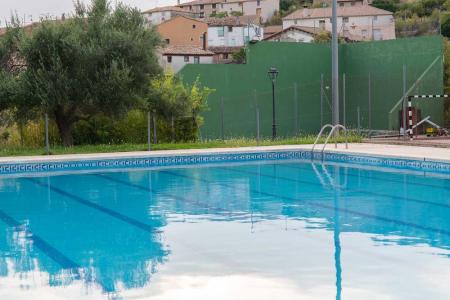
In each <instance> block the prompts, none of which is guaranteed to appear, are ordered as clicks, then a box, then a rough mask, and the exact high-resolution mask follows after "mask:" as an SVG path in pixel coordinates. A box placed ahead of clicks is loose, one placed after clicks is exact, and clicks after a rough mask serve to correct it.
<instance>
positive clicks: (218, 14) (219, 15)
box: [209, 11, 228, 18]
mask: <svg viewBox="0 0 450 300" xmlns="http://www.w3.org/2000/svg"><path fill="white" fill-rule="evenodd" d="M209 16H210V17H214V18H226V17H228V12H226V11H222V12H213V13H212V14H210V15H209Z"/></svg>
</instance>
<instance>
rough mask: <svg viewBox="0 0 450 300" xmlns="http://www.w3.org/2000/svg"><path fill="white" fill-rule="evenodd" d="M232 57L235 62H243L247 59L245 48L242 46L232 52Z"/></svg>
mask: <svg viewBox="0 0 450 300" xmlns="http://www.w3.org/2000/svg"><path fill="white" fill-rule="evenodd" d="M232 57H233V62H234V63H235V64H245V62H246V61H247V52H246V51H245V48H244V47H242V48H241V49H239V51H238V52H235V53H233V54H232Z"/></svg>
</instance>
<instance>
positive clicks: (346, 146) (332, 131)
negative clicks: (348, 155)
mask: <svg viewBox="0 0 450 300" xmlns="http://www.w3.org/2000/svg"><path fill="white" fill-rule="evenodd" d="M327 128H331V130H330V133H329V134H328V136H327V138H326V139H325V143H324V144H323V147H322V151H321V154H322V158H323V152H324V151H325V147H326V146H327V144H328V140H329V139H330V137H331V136H332V135H333V133H334V131H335V130H336V129H339V128H341V129H343V130H344V133H345V149H348V134H347V128H345V126H344V125H341V124H336V125H334V126H333V125H331V124H325V125H323V127H322V129H320V132H319V134H318V135H317V138H316V140H315V142H314V145H313V147H312V149H311V159H314V148H316V145H317V143H318V142H319V139H320V137H321V136H322V134H323V132H324V131H325V129H327ZM334 148H337V139H336V137H335V138H334Z"/></svg>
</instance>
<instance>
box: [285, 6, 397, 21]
mask: <svg viewBox="0 0 450 300" xmlns="http://www.w3.org/2000/svg"><path fill="white" fill-rule="evenodd" d="M337 14H338V16H339V17H356V16H383V15H392V12H390V11H387V10H383V9H379V8H376V7H373V6H370V5H358V6H349V7H345V6H344V7H338V8H337ZM330 17H331V7H325V8H304V9H299V10H296V11H294V12H293V13H291V14H289V15H287V16H286V17H284V18H283V20H295V19H318V18H330Z"/></svg>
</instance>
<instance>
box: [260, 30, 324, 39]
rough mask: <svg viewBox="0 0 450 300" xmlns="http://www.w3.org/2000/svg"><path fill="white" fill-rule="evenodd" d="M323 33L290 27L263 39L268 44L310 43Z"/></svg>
mask: <svg viewBox="0 0 450 300" xmlns="http://www.w3.org/2000/svg"><path fill="white" fill-rule="evenodd" d="M321 32H323V30H320V29H319V28H311V27H301V26H291V27H288V28H285V29H283V30H281V31H279V32H276V33H273V34H271V35H269V36H266V37H265V38H264V41H268V42H293V43H312V42H313V41H314V37H315V36H316V35H317V34H319V33H321Z"/></svg>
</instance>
